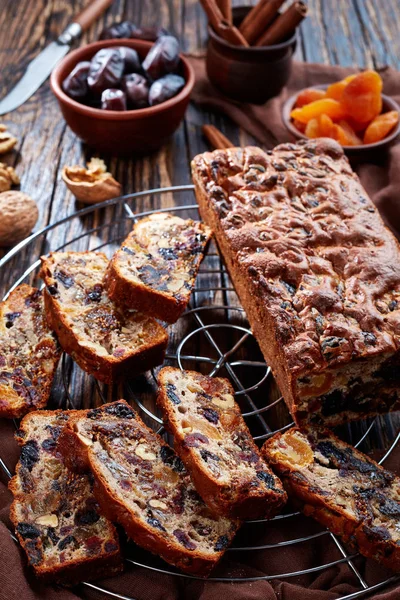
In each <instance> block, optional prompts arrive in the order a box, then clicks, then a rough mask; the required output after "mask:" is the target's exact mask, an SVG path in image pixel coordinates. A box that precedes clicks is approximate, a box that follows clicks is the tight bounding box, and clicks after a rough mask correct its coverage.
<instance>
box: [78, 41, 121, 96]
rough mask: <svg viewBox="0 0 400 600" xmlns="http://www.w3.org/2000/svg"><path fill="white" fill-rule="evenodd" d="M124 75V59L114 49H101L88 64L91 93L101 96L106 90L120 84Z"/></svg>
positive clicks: (88, 80)
mask: <svg viewBox="0 0 400 600" xmlns="http://www.w3.org/2000/svg"><path fill="white" fill-rule="evenodd" d="M123 73H124V59H123V58H122V56H121V54H120V52H119V51H118V49H116V48H102V49H101V50H99V51H98V52H96V54H95V55H94V57H93V58H92V60H91V62H90V68H89V75H88V79H87V82H88V86H89V89H90V90H91V91H92V92H95V93H96V94H101V93H102V92H103V91H104V90H106V89H107V88H114V87H117V85H118V84H119V83H120V81H121V79H122V75H123Z"/></svg>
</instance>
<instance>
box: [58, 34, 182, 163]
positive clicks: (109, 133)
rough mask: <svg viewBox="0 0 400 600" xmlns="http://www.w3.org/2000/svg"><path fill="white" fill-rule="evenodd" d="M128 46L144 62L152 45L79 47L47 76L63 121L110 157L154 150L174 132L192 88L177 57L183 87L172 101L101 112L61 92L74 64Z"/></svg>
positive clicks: (126, 41) (121, 43) (127, 41)
mask: <svg viewBox="0 0 400 600" xmlns="http://www.w3.org/2000/svg"><path fill="white" fill-rule="evenodd" d="M112 46H129V47H130V48H134V50H136V51H137V52H138V54H139V56H140V58H141V60H143V59H144V57H145V56H146V54H147V53H148V51H149V50H150V48H151V46H152V42H145V41H142V40H131V39H118V40H104V41H100V42H94V43H93V44H88V45H86V46H82V47H81V48H78V49H77V50H74V51H73V52H70V53H69V54H67V56H66V57H65V58H64V59H63V60H62V61H61V62H60V63H59V64H58V65H57V66H56V68H55V69H54V71H53V72H52V74H51V78H50V85H51V89H52V90H53V92H54V95H55V96H56V98H57V100H58V103H59V105H60V108H61V112H62V114H63V117H64V119H65V120H66V122H67V123H68V125H69V127H70V128H71V129H72V131H73V132H74V133H75V134H76V135H77V136H78V137H79V138H80V139H81V140H82V141H83V142H85V143H86V144H88V145H89V146H90V147H93V148H95V149H96V150H99V151H101V152H105V153H107V154H112V155H129V154H144V153H146V152H150V151H152V150H156V149H157V148H159V147H160V146H162V144H163V143H164V142H165V141H166V140H167V139H168V138H169V137H170V136H171V135H172V134H173V133H174V131H175V130H176V129H177V128H178V126H179V124H180V122H181V121H182V119H183V116H184V114H185V110H186V107H187V105H188V102H189V98H190V93H191V91H192V89H193V85H194V72H193V69H192V67H191V66H190V64H189V63H188V61H187V60H186V59H185V58H184V57H183V56H181V61H182V75H183V77H184V78H185V81H186V84H185V86H184V88H183V89H182V90H181V91H180V92H179V93H178V94H177V95H176V96H174V97H173V98H170V99H169V100H166V101H165V102H163V103H162V104H158V105H156V106H150V107H148V108H139V109H136V110H124V111H112V110H102V109H100V108H93V107H91V106H86V105H85V104H80V103H79V102H77V101H76V100H73V99H72V98H70V97H69V96H67V94H65V92H64V91H63V90H62V87H61V84H62V82H63V81H64V79H65V78H66V77H67V75H69V73H70V72H71V71H72V69H73V68H74V67H75V65H76V64H77V63H78V62H80V61H82V60H90V59H91V58H92V57H93V56H94V55H95V54H96V52H98V51H99V50H100V49H101V48H110V47H112Z"/></svg>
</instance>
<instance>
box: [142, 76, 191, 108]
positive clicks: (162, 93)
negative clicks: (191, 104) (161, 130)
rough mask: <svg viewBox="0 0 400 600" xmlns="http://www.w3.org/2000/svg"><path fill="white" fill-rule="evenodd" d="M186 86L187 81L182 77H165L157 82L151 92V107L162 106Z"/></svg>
mask: <svg viewBox="0 0 400 600" xmlns="http://www.w3.org/2000/svg"><path fill="white" fill-rule="evenodd" d="M184 86H185V80H184V79H183V77H181V76H180V75H172V74H169V75H165V76H164V77H161V78H160V79H157V81H155V82H154V83H153V84H152V86H151V88H150V91H149V102H150V106H156V105H157V104H161V103H162V102H165V101H166V100H169V99H170V98H173V97H174V96H176V95H177V94H178V93H179V92H180V91H181V89H182V88H183V87H184Z"/></svg>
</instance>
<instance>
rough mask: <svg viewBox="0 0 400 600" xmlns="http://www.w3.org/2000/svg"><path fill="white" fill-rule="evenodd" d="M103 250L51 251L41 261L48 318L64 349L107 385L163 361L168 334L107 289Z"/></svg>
mask: <svg viewBox="0 0 400 600" xmlns="http://www.w3.org/2000/svg"><path fill="white" fill-rule="evenodd" d="M107 266H108V260H107V257H106V256H105V255H104V254H102V253H100V252H53V253H52V254H50V255H49V256H48V257H42V270H41V276H42V278H43V280H44V282H45V284H46V289H45V293H44V300H45V308H46V314H47V316H48V319H49V322H50V323H51V326H52V327H53V329H54V331H55V332H56V334H57V336H58V339H59V341H60V344H61V346H62V347H63V349H64V350H65V351H66V352H68V354H70V355H71V356H72V358H73V359H74V360H75V361H76V362H77V363H78V365H79V366H80V367H81V368H82V369H83V370H84V371H87V372H88V373H90V374H91V375H93V376H94V377H96V379H99V380H100V381H104V382H105V383H110V382H112V381H115V380H119V379H122V378H124V377H127V376H131V375H132V374H138V373H142V372H143V371H147V370H148V369H150V368H152V367H154V366H156V365H158V364H160V363H162V361H163V359H164V354H165V349H166V346H167V343H168V336H167V333H166V331H165V329H164V328H163V327H162V326H161V325H160V324H159V323H158V322H157V321H156V320H155V319H153V318H151V317H149V316H146V315H142V314H140V313H138V312H135V311H130V310H125V309H120V308H118V307H117V306H115V304H114V302H113V301H112V300H110V298H109V297H108V295H107V292H106V290H105V289H104V286H103V278H104V274H105V271H106V268H107Z"/></svg>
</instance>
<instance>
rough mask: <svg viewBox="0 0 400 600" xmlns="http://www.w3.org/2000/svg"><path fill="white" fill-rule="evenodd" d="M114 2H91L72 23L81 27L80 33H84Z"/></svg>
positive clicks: (104, 0) (101, 0) (106, 0)
mask: <svg viewBox="0 0 400 600" xmlns="http://www.w3.org/2000/svg"><path fill="white" fill-rule="evenodd" d="M113 1H114V0H92V2H91V3H90V4H89V6H87V7H86V8H84V9H83V11H82V12H81V13H79V15H78V16H77V17H75V19H74V22H75V23H78V24H79V25H80V26H81V27H82V31H86V29H89V27H90V26H91V25H92V23H94V22H95V21H96V20H97V19H98V18H99V17H100V15H102V14H103V12H104V11H105V10H106V9H107V8H108V7H109V6H111V4H112V3H113Z"/></svg>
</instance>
